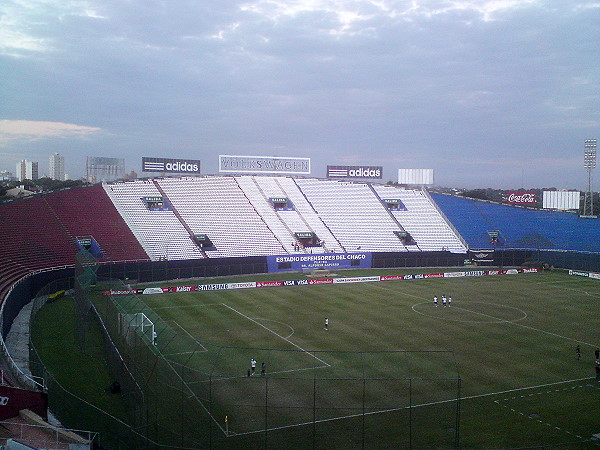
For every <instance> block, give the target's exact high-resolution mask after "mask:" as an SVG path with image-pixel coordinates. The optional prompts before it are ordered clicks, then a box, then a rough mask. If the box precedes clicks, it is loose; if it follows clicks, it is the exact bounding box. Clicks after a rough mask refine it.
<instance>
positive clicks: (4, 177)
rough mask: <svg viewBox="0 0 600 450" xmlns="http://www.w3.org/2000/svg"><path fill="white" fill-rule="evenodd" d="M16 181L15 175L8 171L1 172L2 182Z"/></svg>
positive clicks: (0, 178) (0, 179)
mask: <svg viewBox="0 0 600 450" xmlns="http://www.w3.org/2000/svg"><path fill="white" fill-rule="evenodd" d="M13 179H14V177H13V174H12V173H11V172H9V171H8V170H0V181H12V180H13Z"/></svg>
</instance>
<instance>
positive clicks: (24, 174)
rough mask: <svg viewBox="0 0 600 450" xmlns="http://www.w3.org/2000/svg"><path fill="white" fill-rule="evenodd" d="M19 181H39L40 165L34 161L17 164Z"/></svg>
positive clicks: (23, 161)
mask: <svg viewBox="0 0 600 450" xmlns="http://www.w3.org/2000/svg"><path fill="white" fill-rule="evenodd" d="M16 175H17V179H18V180H19V181H23V180H37V179H38V163H37V162H33V161H27V160H25V159H24V160H22V161H19V162H18V163H17V172H16Z"/></svg>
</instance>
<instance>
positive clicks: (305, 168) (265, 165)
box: [219, 155, 310, 175]
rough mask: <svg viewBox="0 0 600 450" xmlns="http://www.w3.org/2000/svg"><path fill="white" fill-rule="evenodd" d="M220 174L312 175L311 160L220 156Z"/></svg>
mask: <svg viewBox="0 0 600 450" xmlns="http://www.w3.org/2000/svg"><path fill="white" fill-rule="evenodd" d="M219 172H231V173H282V174H302V175H310V158H296V157H291V156H289V157H279V156H241V155H219Z"/></svg>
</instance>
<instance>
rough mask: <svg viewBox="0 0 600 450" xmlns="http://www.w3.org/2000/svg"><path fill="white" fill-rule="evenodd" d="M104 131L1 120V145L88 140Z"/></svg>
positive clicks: (58, 123)
mask: <svg viewBox="0 0 600 450" xmlns="http://www.w3.org/2000/svg"><path fill="white" fill-rule="evenodd" d="M100 131H102V130H101V129H100V128H97V127H86V126H82V125H75V124H72V123H62V122H44V121H32V120H0V145H2V144H6V143H8V142H9V141H15V140H25V141H39V140H41V139H51V138H80V139H81V138H86V137H88V136H91V135H95V134H98V133H99V132H100Z"/></svg>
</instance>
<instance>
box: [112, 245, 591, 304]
mask: <svg viewBox="0 0 600 450" xmlns="http://www.w3.org/2000/svg"><path fill="white" fill-rule="evenodd" d="M330 255H336V254H335V253H333V254H330ZM348 255H354V258H356V257H358V259H350V261H369V264H370V258H371V254H370V253H352V254H348ZM302 256H324V255H302ZM336 256H341V255H336ZM362 256H365V258H362ZM286 257H287V256H286ZM298 257H300V256H298ZM330 261H332V260H330ZM337 261H343V259H340V258H338V259H337ZM287 263H288V262H286V264H287ZM319 267H322V266H319ZM352 267H359V266H357V265H353V266H352ZM537 272H539V269H537V268H530V269H503V270H467V271H457V272H437V273H415V274H407V275H381V276H379V275H372V276H367V277H345V278H344V277H336V278H319V279H314V278H313V279H308V280H306V279H303V280H273V281H244V282H239V283H213V284H199V285H196V286H165V287H149V288H143V289H121V290H119V289H116V290H109V291H104V292H103V294H104V295H107V296H113V295H144V294H146V295H147V294H166V293H182V292H194V291H221V290H229V289H251V288H263V287H277V286H307V285H319V284H344V283H372V282H379V281H402V280H424V279H429V278H456V277H481V276H486V275H517V274H520V273H537ZM569 274H570V275H579V276H589V277H593V278H597V279H598V278H600V274H596V273H589V272H576V271H574V270H571V271H569Z"/></svg>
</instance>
